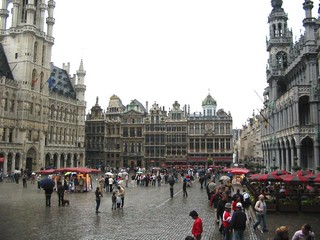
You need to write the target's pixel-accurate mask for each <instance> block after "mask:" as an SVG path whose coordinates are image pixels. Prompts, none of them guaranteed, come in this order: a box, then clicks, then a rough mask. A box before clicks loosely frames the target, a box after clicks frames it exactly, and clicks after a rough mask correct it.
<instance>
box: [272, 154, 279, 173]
mask: <svg viewBox="0 0 320 240" xmlns="http://www.w3.org/2000/svg"><path fill="white" fill-rule="evenodd" d="M272 162H273V167H272V169H273V170H276V169H277V168H278V167H277V166H276V158H275V157H273V158H272Z"/></svg>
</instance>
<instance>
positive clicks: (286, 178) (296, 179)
mask: <svg viewBox="0 0 320 240" xmlns="http://www.w3.org/2000/svg"><path fill="white" fill-rule="evenodd" d="M281 178H282V179H283V182H285V183H297V184H299V183H308V182H309V179H308V178H306V177H304V176H301V175H295V174H290V175H289V174H288V175H283V176H281Z"/></svg>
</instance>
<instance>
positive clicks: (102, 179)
mask: <svg viewBox="0 0 320 240" xmlns="http://www.w3.org/2000/svg"><path fill="white" fill-rule="evenodd" d="M103 187H104V176H103V175H102V176H101V178H100V179H99V189H100V191H101V192H102V191H103V190H102V189H103Z"/></svg>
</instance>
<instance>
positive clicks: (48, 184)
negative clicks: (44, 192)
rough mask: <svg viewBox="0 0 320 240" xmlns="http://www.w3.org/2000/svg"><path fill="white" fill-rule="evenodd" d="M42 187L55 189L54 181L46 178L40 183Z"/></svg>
mask: <svg viewBox="0 0 320 240" xmlns="http://www.w3.org/2000/svg"><path fill="white" fill-rule="evenodd" d="M40 187H42V188H43V189H52V188H53V187H54V181H53V180H52V179H51V178H45V179H42V180H41V181H40Z"/></svg>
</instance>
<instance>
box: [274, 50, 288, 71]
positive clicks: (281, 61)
mask: <svg viewBox="0 0 320 240" xmlns="http://www.w3.org/2000/svg"><path fill="white" fill-rule="evenodd" d="M276 63H277V68H286V67H287V66H288V60H287V54H286V53H285V52H283V51H281V52H278V53H277V55H276Z"/></svg>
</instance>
